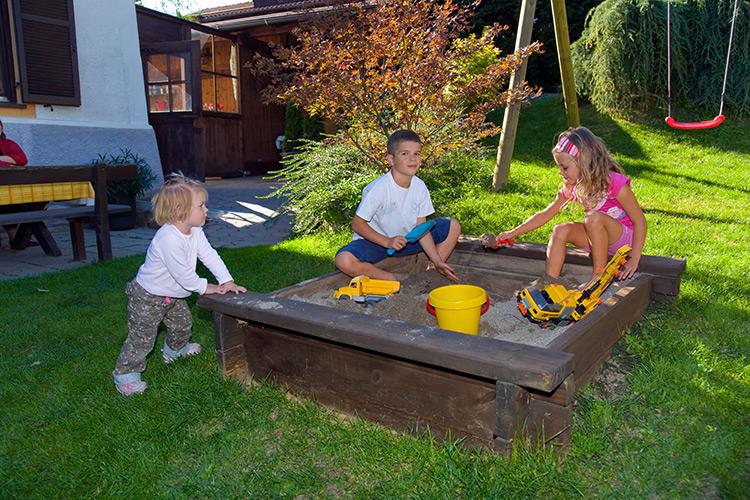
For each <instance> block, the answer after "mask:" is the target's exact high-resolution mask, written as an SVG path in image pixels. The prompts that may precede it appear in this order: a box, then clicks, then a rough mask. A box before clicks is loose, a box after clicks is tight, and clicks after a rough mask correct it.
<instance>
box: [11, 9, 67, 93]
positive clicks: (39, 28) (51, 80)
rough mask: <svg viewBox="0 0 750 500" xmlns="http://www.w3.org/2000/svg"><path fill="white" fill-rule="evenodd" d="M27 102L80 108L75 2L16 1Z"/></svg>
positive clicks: (22, 72)
mask: <svg viewBox="0 0 750 500" xmlns="http://www.w3.org/2000/svg"><path fill="white" fill-rule="evenodd" d="M13 7H14V13H15V24H16V39H17V43H18V63H19V64H18V65H19V67H20V70H21V75H20V79H21V95H22V96H23V100H24V102H31V103H39V104H61V105H67V106H80V105H81V91H80V84H79V81H78V56H77V54H76V33H75V22H74V19H73V0H14V1H13Z"/></svg>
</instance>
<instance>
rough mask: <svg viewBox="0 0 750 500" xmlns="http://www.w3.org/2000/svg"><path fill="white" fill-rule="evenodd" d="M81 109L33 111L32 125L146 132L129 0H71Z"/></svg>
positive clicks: (133, 24)
mask: <svg viewBox="0 0 750 500" xmlns="http://www.w3.org/2000/svg"><path fill="white" fill-rule="evenodd" d="M73 8H74V12H75V22H76V44H77V47H78V73H79V79H80V82H81V106H80V107H73V106H52V107H47V106H37V120H44V121H46V120H50V121H54V122H55V123H59V122H61V121H65V122H70V123H71V124H78V125H86V126H96V127H107V126H110V127H122V126H126V127H131V128H132V127H148V116H147V114H146V97H145V93H144V90H143V70H142V68H141V56H140V48H139V44H138V25H137V22H136V18H135V6H134V4H133V0H75V1H74V2H73Z"/></svg>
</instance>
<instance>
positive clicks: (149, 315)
mask: <svg viewBox="0 0 750 500" xmlns="http://www.w3.org/2000/svg"><path fill="white" fill-rule="evenodd" d="M125 293H127V295H128V338H127V339H125V343H124V344H123V345H122V349H121V350H120V356H119V357H118V358H117V364H116V365H115V374H116V375H123V374H126V373H134V372H137V373H141V372H143V370H145V369H146V356H148V354H149V353H150V352H151V351H152V350H153V348H154V342H155V341H156V335H157V333H158V330H159V324H160V323H161V322H164V326H166V327H167V338H166V343H167V345H168V346H169V348H170V349H173V350H175V351H178V350H180V349H182V348H183V347H184V346H185V344H187V341H188V340H189V339H190V334H191V333H192V329H193V318H192V316H191V315H190V308H189V307H188V305H187V302H186V301H185V299H175V298H171V297H162V296H160V295H152V294H150V293H148V292H147V291H146V290H144V289H143V287H142V286H141V285H139V284H138V283H136V281H135V280H133V281H131V282H130V283H128V286H127V288H126V289H125Z"/></svg>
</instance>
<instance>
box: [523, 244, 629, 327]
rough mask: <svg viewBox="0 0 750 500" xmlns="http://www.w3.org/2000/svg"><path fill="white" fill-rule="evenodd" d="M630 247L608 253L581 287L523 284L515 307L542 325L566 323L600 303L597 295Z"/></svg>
mask: <svg viewBox="0 0 750 500" xmlns="http://www.w3.org/2000/svg"><path fill="white" fill-rule="evenodd" d="M628 255H630V247H629V246H628V245H623V246H622V247H620V249H619V250H617V252H616V253H615V254H614V255H613V256H612V258H611V259H610V260H609V262H608V263H607V265H606V266H605V267H604V271H602V273H601V274H600V275H599V276H596V277H595V278H594V279H592V280H591V281H589V282H588V283H587V284H586V286H584V287H583V290H578V289H573V290H568V289H567V288H565V287H564V286H562V285H558V284H556V283H553V284H551V285H547V286H546V287H544V289H538V288H524V289H523V290H521V291H520V292H519V293H518V295H517V296H516V302H517V303H518V309H519V310H520V311H521V314H522V315H523V316H524V317H525V318H527V319H528V320H529V321H531V322H532V323H537V324H538V325H539V326H540V327H542V328H554V327H555V326H566V325H569V324H570V323H572V322H573V321H578V320H579V319H581V318H583V317H584V316H586V315H587V314H588V313H590V312H591V311H593V310H594V308H595V307H596V306H597V305H598V304H601V302H602V301H601V298H600V297H601V295H602V293H604V290H606V289H607V287H608V286H609V284H610V283H611V282H612V280H613V279H614V278H615V276H617V275H618V274H619V273H620V268H621V267H622V266H623V265H624V264H625V262H627V259H628Z"/></svg>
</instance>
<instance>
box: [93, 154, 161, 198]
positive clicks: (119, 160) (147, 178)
mask: <svg viewBox="0 0 750 500" xmlns="http://www.w3.org/2000/svg"><path fill="white" fill-rule="evenodd" d="M91 163H92V165H96V164H97V163H106V164H107V165H135V166H136V167H137V169H138V178H137V179H136V180H132V181H110V182H108V183H107V197H108V198H109V199H110V201H120V202H128V203H129V202H130V200H131V199H132V198H133V197H136V198H139V197H141V196H143V195H145V194H146V193H147V192H148V191H149V189H151V186H152V185H153V184H154V181H155V180H156V176H155V175H154V174H153V172H152V171H151V167H150V166H149V164H148V162H147V161H146V160H145V159H144V158H143V157H142V156H140V155H138V154H137V153H133V152H132V151H130V150H129V149H121V150H120V152H119V153H117V154H110V155H106V154H100V155H99V157H98V158H97V159H96V160H94V161H92V162H91Z"/></svg>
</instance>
